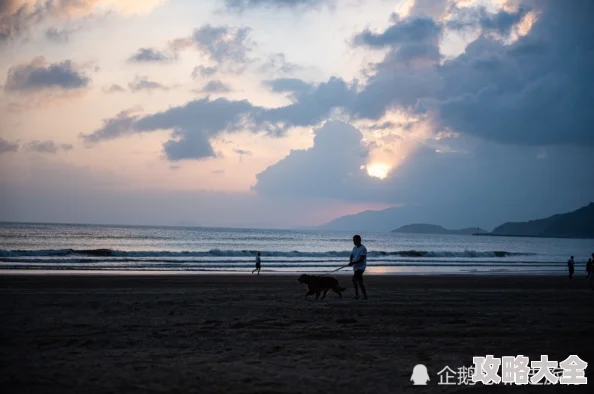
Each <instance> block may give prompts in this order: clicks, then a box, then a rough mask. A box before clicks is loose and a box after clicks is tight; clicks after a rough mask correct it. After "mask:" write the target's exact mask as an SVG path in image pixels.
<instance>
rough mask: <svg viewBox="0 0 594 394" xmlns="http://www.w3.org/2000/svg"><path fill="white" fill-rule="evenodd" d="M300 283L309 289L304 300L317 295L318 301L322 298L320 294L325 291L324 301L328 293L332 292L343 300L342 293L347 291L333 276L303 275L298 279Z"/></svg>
mask: <svg viewBox="0 0 594 394" xmlns="http://www.w3.org/2000/svg"><path fill="white" fill-rule="evenodd" d="M297 281H298V282H299V283H302V284H306V285H307V287H308V291H307V293H305V297H303V298H304V299H307V297H308V296H310V295H313V294H315V295H316V300H317V299H318V298H320V293H321V292H322V291H323V292H324V295H323V296H322V299H324V298H326V293H328V291H330V290H332V291H334V292H335V293H336V294H338V296H339V297H340V298H341V299H342V292H343V291H345V290H346V289H345V288H344V287H341V286H340V285H339V284H338V281H337V280H336V279H335V278H333V277H331V276H317V275H307V274H303V275H301V276H300V277H299V279H297Z"/></svg>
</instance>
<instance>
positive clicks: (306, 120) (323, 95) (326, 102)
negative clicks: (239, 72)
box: [254, 77, 357, 131]
mask: <svg viewBox="0 0 594 394" xmlns="http://www.w3.org/2000/svg"><path fill="white" fill-rule="evenodd" d="M356 97H357V93H356V91H355V86H354V85H350V84H347V83H346V82H345V81H344V80H342V79H340V78H334V77H333V78H330V79H329V80H328V82H324V83H321V84H319V85H318V86H316V87H315V89H313V90H311V91H309V92H306V93H303V92H302V94H300V95H298V96H297V97H296V99H297V101H296V102H294V103H293V104H291V105H287V106H284V107H279V108H271V109H267V110H265V111H260V112H258V113H255V114H254V119H255V121H256V122H257V123H258V124H263V125H270V126H272V127H273V129H274V126H277V125H281V124H282V125H283V126H284V127H282V128H281V130H282V131H285V130H286V128H287V127H294V126H311V125H315V124H318V123H320V122H322V121H323V120H325V119H326V118H327V117H328V115H329V114H330V112H331V111H332V110H333V109H335V108H345V109H346V110H347V111H348V109H350V108H351V107H352V106H353V105H354V103H355V101H356Z"/></svg>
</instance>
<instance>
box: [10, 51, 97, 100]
mask: <svg viewBox="0 0 594 394" xmlns="http://www.w3.org/2000/svg"><path fill="white" fill-rule="evenodd" d="M90 81H91V80H90V79H89V78H88V77H87V76H86V75H85V74H84V73H83V72H82V71H81V70H79V69H78V68H77V67H76V66H75V65H74V64H73V63H72V62H71V61H70V60H66V61H63V62H60V63H49V62H47V61H46V60H45V58H44V57H43V56H39V57H36V58H34V59H33V60H32V61H31V62H30V63H25V64H20V65H17V66H12V67H10V68H9V70H8V74H7V76H6V83H5V84H4V89H5V90H6V91H9V92H21V93H29V92H38V91H42V90H63V91H75V90H82V89H85V88H87V87H88V85H89V83H90Z"/></svg>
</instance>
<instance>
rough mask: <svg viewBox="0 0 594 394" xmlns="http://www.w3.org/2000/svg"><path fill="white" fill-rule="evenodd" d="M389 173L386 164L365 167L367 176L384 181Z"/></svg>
mask: <svg viewBox="0 0 594 394" xmlns="http://www.w3.org/2000/svg"><path fill="white" fill-rule="evenodd" d="M389 172H390V166H389V165H388V164H382V163H375V164H369V165H368V166H367V175H369V176H372V177H375V178H379V179H384V178H386V177H387V176H388V173H389Z"/></svg>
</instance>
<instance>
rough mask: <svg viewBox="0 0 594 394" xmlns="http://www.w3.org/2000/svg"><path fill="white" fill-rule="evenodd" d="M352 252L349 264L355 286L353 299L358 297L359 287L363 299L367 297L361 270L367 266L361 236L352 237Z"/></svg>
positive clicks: (365, 250)
mask: <svg viewBox="0 0 594 394" xmlns="http://www.w3.org/2000/svg"><path fill="white" fill-rule="evenodd" d="M353 243H354V244H355V246H354V247H353V252H352V253H351V258H350V263H349V266H352V267H353V271H354V274H353V285H354V286H355V299H359V287H361V292H362V293H363V299H364V300H366V299H367V291H366V290H365V285H364V284H363V272H365V268H366V267H367V248H366V247H365V246H364V245H363V244H362V243H361V236H360V235H355V236H354V237H353Z"/></svg>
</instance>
